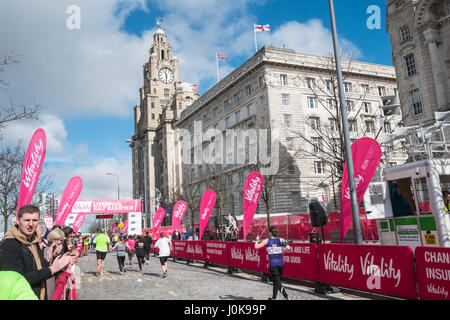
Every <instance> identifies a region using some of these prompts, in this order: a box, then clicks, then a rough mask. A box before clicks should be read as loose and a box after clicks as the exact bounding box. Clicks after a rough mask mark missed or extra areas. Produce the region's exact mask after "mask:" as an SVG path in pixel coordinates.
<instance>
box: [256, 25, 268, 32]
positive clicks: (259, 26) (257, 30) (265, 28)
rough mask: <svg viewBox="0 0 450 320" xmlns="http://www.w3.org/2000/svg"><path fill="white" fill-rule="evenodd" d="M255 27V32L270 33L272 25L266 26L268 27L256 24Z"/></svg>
mask: <svg viewBox="0 0 450 320" xmlns="http://www.w3.org/2000/svg"><path fill="white" fill-rule="evenodd" d="M254 27H255V29H254V30H255V32H265V31H267V32H270V25H268V24H266V25H258V24H255V25H254Z"/></svg>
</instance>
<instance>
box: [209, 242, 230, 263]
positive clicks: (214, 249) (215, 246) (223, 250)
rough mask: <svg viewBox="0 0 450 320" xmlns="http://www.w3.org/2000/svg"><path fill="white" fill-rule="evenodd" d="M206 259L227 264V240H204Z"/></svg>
mask: <svg viewBox="0 0 450 320" xmlns="http://www.w3.org/2000/svg"><path fill="white" fill-rule="evenodd" d="M205 250H206V261H207V262H211V263H215V264H220V265H223V266H228V247H227V242H223V241H205Z"/></svg>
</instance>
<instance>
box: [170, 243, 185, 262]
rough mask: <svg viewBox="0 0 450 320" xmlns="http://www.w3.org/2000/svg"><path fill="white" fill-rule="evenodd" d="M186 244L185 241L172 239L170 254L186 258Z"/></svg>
mask: <svg viewBox="0 0 450 320" xmlns="http://www.w3.org/2000/svg"><path fill="white" fill-rule="evenodd" d="M186 245H187V242H186V241H181V240H173V241H172V246H173V252H172V256H174V257H178V258H183V259H187V253H186Z"/></svg>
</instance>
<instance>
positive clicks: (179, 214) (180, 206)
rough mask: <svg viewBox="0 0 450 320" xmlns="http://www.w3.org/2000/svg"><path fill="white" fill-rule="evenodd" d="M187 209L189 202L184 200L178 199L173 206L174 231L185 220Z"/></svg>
mask: <svg viewBox="0 0 450 320" xmlns="http://www.w3.org/2000/svg"><path fill="white" fill-rule="evenodd" d="M186 209H187V204H186V202H184V201H183V200H180V201H178V202H177V203H176V204H175V206H174V207H173V211H172V233H173V232H174V231H175V230H176V229H177V228H178V226H179V225H180V223H181V221H182V220H183V217H184V214H185V212H186Z"/></svg>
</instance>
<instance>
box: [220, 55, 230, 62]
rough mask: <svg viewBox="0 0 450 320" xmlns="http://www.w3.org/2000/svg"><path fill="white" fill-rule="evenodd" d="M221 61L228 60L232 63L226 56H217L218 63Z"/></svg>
mask: <svg viewBox="0 0 450 320" xmlns="http://www.w3.org/2000/svg"><path fill="white" fill-rule="evenodd" d="M219 60H227V61H230V59H228V58H227V57H225V56H224V55H221V54H217V61H219Z"/></svg>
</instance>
